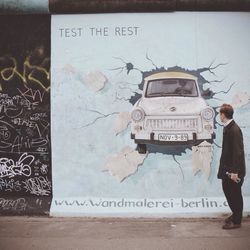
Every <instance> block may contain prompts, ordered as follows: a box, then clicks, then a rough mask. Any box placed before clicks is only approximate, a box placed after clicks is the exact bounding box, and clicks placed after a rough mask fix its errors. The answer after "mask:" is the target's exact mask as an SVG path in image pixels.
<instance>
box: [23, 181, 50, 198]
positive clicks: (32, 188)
mask: <svg viewBox="0 0 250 250" xmlns="http://www.w3.org/2000/svg"><path fill="white" fill-rule="evenodd" d="M23 183H24V184H25V186H24V188H25V189H26V192H30V193H31V194H35V195H39V196H48V195H49V194H50V193H51V182H50V181H48V178H44V177H42V176H40V177H34V178H30V179H27V180H25V181H23Z"/></svg>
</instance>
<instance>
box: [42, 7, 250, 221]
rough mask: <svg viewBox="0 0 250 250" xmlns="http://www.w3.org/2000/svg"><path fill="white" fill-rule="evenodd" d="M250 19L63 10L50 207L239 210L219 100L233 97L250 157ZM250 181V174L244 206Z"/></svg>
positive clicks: (56, 35) (146, 212)
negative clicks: (226, 172)
mask: <svg viewBox="0 0 250 250" xmlns="http://www.w3.org/2000/svg"><path fill="white" fill-rule="evenodd" d="M249 24H250V14H249V13H212V12H210V13H199V12H192V13H185V12H181V13H161V14H160V13H158V14H100V15H67V16H65V15H57V16H52V37H51V39H52V54H51V58H52V95H51V98H52V110H51V112H52V147H53V155H52V163H53V193H54V197H53V202H52V208H51V215H104V216H105V215H107V216H117V215H121V216H158V215H159V216H172V215H174V216H176V215H183V214H187V213H191V214H193V215H199V214H203V215H204V214H205V215H212V214H218V213H224V212H228V211H229V208H228V206H227V203H226V202H225V198H224V195H223V192H222V189H221V183H220V181H219V180H218V179H217V170H218V163H219V158H220V153H221V144H222V129H223V128H222V124H221V123H220V121H219V117H218V108H219V106H220V105H221V104H223V103H230V104H232V105H233V106H234V108H235V120H236V121H237V122H238V123H239V125H240V127H241V129H242V131H243V134H244V141H245V152H246V162H247V165H249V164H248V163H249V160H250V154H249V152H250V151H249V146H250V145H249V143H248V141H249V139H250V133H249V127H250V124H249V119H248V118H247V117H248V116H249V111H250V106H249V96H250V89H249V82H250V73H249V72H250V59H249V56H248V55H249V52H250V51H249V50H250V49H249V44H250V34H249V32H247V31H248V27H249ZM42 163H43V162H42ZM43 164H44V163H43ZM247 173H249V168H247ZM249 190H250V180H249V178H246V180H245V183H244V186H243V193H244V196H245V212H250V200H249V197H250V192H249Z"/></svg>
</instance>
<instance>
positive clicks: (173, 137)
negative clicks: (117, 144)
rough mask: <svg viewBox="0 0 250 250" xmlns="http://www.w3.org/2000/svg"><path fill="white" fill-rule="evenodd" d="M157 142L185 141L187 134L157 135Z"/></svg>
mask: <svg viewBox="0 0 250 250" xmlns="http://www.w3.org/2000/svg"><path fill="white" fill-rule="evenodd" d="M158 139H159V141H187V140H188V136H187V134H174V135H173V134H159V135H158Z"/></svg>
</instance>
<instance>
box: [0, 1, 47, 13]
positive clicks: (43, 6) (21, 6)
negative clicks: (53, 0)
mask: <svg viewBox="0 0 250 250" xmlns="http://www.w3.org/2000/svg"><path fill="white" fill-rule="evenodd" d="M48 6H49V4H48V0H1V1H0V9H1V10H2V12H3V10H6V11H15V12H20V13H22V12H30V13H34V12H36V13H48V12H49V9H48Z"/></svg>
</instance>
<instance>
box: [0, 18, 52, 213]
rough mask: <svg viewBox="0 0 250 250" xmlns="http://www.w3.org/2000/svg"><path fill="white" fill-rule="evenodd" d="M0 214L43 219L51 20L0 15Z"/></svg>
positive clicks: (47, 187)
mask: <svg viewBox="0 0 250 250" xmlns="http://www.w3.org/2000/svg"><path fill="white" fill-rule="evenodd" d="M0 30H1V41H0V51H1V55H0V213H1V214H48V212H49V208H50V203H51V198H52V182H51V181H52V177H51V146H50V16H42V15H40V16H39V15H27V16H22V15H16V16H8V15H6V16H0Z"/></svg>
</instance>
